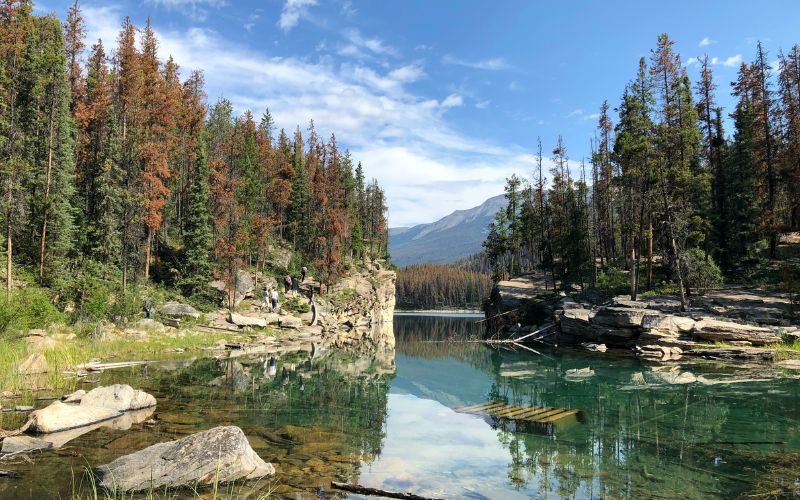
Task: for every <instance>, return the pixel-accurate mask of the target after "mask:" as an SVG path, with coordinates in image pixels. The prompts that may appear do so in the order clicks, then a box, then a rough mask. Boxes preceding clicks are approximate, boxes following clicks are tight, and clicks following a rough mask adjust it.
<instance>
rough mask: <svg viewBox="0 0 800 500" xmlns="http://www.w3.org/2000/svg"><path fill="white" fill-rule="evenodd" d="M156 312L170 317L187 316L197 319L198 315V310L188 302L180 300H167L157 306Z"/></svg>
mask: <svg viewBox="0 0 800 500" xmlns="http://www.w3.org/2000/svg"><path fill="white" fill-rule="evenodd" d="M158 313H159V314H162V315H164V316H168V317H170V318H186V317H188V318H194V319H198V318H199V317H200V311H198V310H197V309H195V308H194V307H192V306H190V305H189V304H181V303H180V302H167V303H166V304H164V305H163V306H161V307H160V308H159V310H158Z"/></svg>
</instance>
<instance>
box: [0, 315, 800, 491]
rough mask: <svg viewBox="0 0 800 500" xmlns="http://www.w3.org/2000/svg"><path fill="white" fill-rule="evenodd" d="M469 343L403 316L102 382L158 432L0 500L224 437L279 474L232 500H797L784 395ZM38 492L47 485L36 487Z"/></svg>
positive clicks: (746, 379)
mask: <svg viewBox="0 0 800 500" xmlns="http://www.w3.org/2000/svg"><path fill="white" fill-rule="evenodd" d="M481 328H482V325H481V324H478V323H476V318H447V317H444V318H443V317H407V316H406V317H398V318H396V319H395V323H394V334H393V335H392V330H391V329H387V330H386V331H385V332H383V334H382V335H381V336H379V338H381V339H383V340H382V341H381V342H378V343H377V345H372V346H370V347H369V348H367V347H364V348H362V349H359V351H358V352H354V351H347V350H342V349H339V348H335V347H333V346H315V347H314V348H313V349H308V348H306V347H307V346H303V347H302V348H298V349H297V350H296V351H295V352H287V351H281V352H269V353H268V352H256V353H255V354H248V353H247V352H235V351H234V352H232V353H231V356H230V357H227V358H225V359H211V358H199V359H185V360H174V361H171V362H169V363H162V364H158V365H153V366H151V367H150V369H149V371H145V370H144V368H143V367H132V368H130V369H125V370H118V371H111V370H110V371H107V372H104V373H103V374H102V375H101V377H102V382H103V383H104V384H109V383H128V384H131V385H133V386H135V387H141V388H143V389H145V390H147V391H149V392H152V393H153V394H154V395H155V396H156V397H157V399H158V406H157V407H156V409H155V412H154V413H153V415H152V416H151V417H148V418H152V420H153V421H155V424H151V425H144V424H143V423H136V422H132V424H131V425H130V428H129V429H127V430H121V429H118V428H113V427H108V426H106V427H101V428H98V429H96V430H92V431H91V432H89V433H86V434H83V435H81V436H78V437H75V438H72V440H71V441H69V443H67V448H66V450H67V451H68V453H67V452H62V453H61V454H55V453H49V454H44V455H41V456H39V457H37V458H36V461H35V462H34V463H28V462H18V463H10V464H8V465H6V464H4V466H3V468H4V469H11V470H16V471H19V472H21V473H22V474H23V478H22V479H21V480H16V481H5V482H2V481H0V497H3V498H44V497H53V496H59V495H60V496H61V497H69V496H70V495H71V493H72V491H73V489H74V488H75V487H74V486H73V481H72V479H71V478H72V477H73V476H72V471H75V473H76V474H77V475H76V477H77V478H78V479H77V482H80V478H81V477H82V476H81V474H80V471H81V469H82V467H83V466H85V465H91V466H93V465H100V464H103V463H107V462H109V461H111V460H113V459H114V458H116V457H118V456H121V455H123V454H126V453H130V452H133V451H137V450H139V449H142V448H144V447H146V446H149V445H151V444H154V443H157V442H162V441H166V440H170V439H175V438H178V437H181V436H184V435H187V434H190V433H194V432H197V431H200V430H203V429H207V428H210V427H213V426H216V425H231V424H233V425H238V426H240V427H241V428H242V429H243V430H244V431H245V434H246V436H247V437H248V439H249V440H250V442H251V444H252V446H253V448H254V449H255V450H256V452H257V453H258V454H259V455H260V456H262V457H263V458H264V459H265V460H267V461H270V462H272V463H273V464H274V465H275V467H276V470H277V476H276V477H275V478H274V479H271V480H267V481H262V482H257V483H250V484H247V485H246V486H245V485H240V486H238V487H239V488H240V489H239V490H237V494H239V495H240V496H244V495H251V494H252V496H254V497H258V496H259V495H263V494H265V493H266V492H272V493H275V494H279V495H287V496H290V497H295V496H298V495H299V496H300V497H304V498H317V496H318V495H319V491H320V489H324V490H326V491H328V492H330V488H329V485H330V481H331V480H336V481H344V482H353V483H360V484H364V485H367V486H373V487H378V488H383V489H388V490H394V491H413V492H415V493H418V494H421V495H426V496H432V497H445V498H463V497H467V498H504V499H505V498H530V497H541V498H563V497H578V498H607V497H608V498H614V497H617V498H651V497H664V498H703V497H709V496H717V497H726V498H727V497H737V496H742V495H747V494H751V493H757V494H760V493H770V492H772V493H771V494H772V496H780V495H784V496H791V495H792V494H798V493H800V492H797V486H796V485H795V481H796V479H797V476H798V475H799V474H798V473H797V463H798V459H800V435H799V434H800V431H799V430H798V428H797V421H796V419H797V415H798V414H799V413H798V410H800V391H799V390H798V383H797V380H796V379H793V378H787V377H785V376H784V377H781V378H777V377H775V375H776V374H775V373H770V372H768V371H767V370H765V369H764V368H763V367H759V368H755V369H753V368H747V367H736V368H726V367H722V366H713V365H703V364H678V363H672V364H669V365H657V364H651V363H648V362H642V361H640V360H638V359H635V358H631V357H627V356H615V355H614V354H613V353H586V352H578V351H564V350H560V351H550V352H543V354H544V356H536V355H533V354H531V353H528V352H510V351H504V350H498V349H492V348H490V347H487V346H486V345H484V344H481V343H478V342H463V340H470V339H477V338H479V337H480V335H481ZM395 339H396V342H395ZM486 401H500V402H503V403H507V404H510V405H518V406H523V407H524V406H544V407H557V408H574V409H577V410H580V413H579V414H578V416H576V418H575V419H572V420H570V421H568V422H567V421H565V422H561V423H559V424H558V425H555V426H554V427H552V428H549V429H546V430H545V431H543V430H542V429H541V428H536V427H523V426H522V425H520V423H519V422H518V421H515V420H513V419H510V420H509V419H504V418H497V417H492V416H490V415H486V414H483V415H480V414H479V415H474V414H468V413H459V412H457V411H455V409H457V408H460V407H463V406H466V405H475V404H479V403H484V402H486ZM578 417H579V418H578ZM45 476H46V477H51V478H54V480H53V481H52V482H43V481H41V480H38V479H37V478H41V477H45ZM77 487H78V490H79V491H84V492H85V491H88V490H87V489H85V488H86V484H85V483H84V484H82V485H81V484H78V485H77ZM81 488H84V489H83V490H81ZM776 492H777V493H776Z"/></svg>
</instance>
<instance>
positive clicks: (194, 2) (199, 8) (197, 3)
mask: <svg viewBox="0 0 800 500" xmlns="http://www.w3.org/2000/svg"><path fill="white" fill-rule="evenodd" d="M147 3H150V4H153V5H157V6H160V7H164V8H166V9H169V10H174V11H176V12H180V13H181V14H183V15H184V16H186V17H188V18H189V19H192V20H194V21H205V20H206V19H207V18H208V9H209V8H218V7H224V6H225V5H227V2H226V1H225V0H147Z"/></svg>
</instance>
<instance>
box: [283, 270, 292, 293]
mask: <svg viewBox="0 0 800 500" xmlns="http://www.w3.org/2000/svg"><path fill="white" fill-rule="evenodd" d="M291 289H292V276H291V275H290V274H287V275H286V276H284V277H283V293H289V290H291Z"/></svg>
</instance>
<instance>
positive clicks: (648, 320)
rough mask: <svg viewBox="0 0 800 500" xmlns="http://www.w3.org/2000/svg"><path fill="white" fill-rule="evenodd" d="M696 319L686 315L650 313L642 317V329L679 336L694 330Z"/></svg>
mask: <svg viewBox="0 0 800 500" xmlns="http://www.w3.org/2000/svg"><path fill="white" fill-rule="evenodd" d="M694 324H695V321H694V320H693V319H692V318H689V317H686V316H675V315H671V314H668V315H661V314H658V313H648V314H645V315H644V317H643V318H642V329H644V330H645V331H648V332H650V333H653V332H657V333H660V334H665V335H672V336H678V335H680V334H682V333H690V332H692V331H693V330H694Z"/></svg>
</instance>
